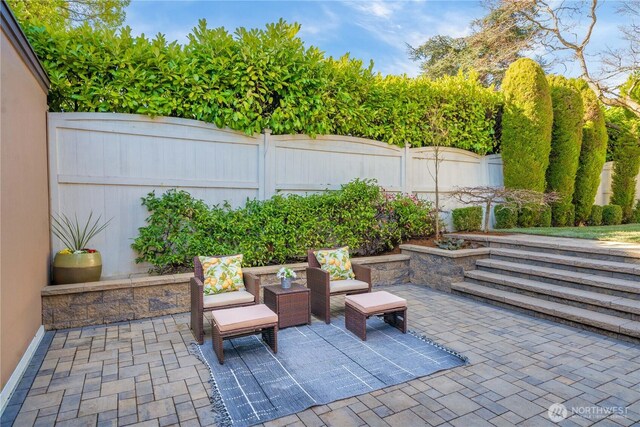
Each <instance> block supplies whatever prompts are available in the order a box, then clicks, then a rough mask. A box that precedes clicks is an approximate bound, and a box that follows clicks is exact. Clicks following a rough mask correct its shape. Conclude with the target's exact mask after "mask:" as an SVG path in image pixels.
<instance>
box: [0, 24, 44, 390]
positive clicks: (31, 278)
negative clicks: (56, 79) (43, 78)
mask: <svg viewBox="0 0 640 427" xmlns="http://www.w3.org/2000/svg"><path fill="white" fill-rule="evenodd" d="M18 52H19V51H18V50H17V49H16V47H15V46H13V45H12V44H11V42H10V41H9V39H8V36H7V33H5V28H2V44H1V46H0V54H1V58H0V68H1V76H0V96H1V101H0V103H1V110H0V127H1V131H0V132H1V133H0V146H1V151H0V187H1V188H0V300H1V301H0V371H1V372H0V375H1V377H0V381H1V383H2V387H4V386H5V384H6V383H7V381H8V379H9V377H10V376H11V374H12V372H13V371H14V369H15V368H16V366H17V364H18V362H19V361H20V358H21V357H22V355H23V354H24V352H25V350H26V349H27V347H28V345H29V343H30V342H31V340H32V339H33V338H34V336H35V334H36V332H37V330H38V328H39V327H40V325H41V323H42V313H41V311H42V310H41V298H40V291H41V289H42V288H43V287H44V286H46V285H47V282H48V274H49V251H50V243H49V195H48V184H47V176H48V173H47V134H46V132H47V125H46V120H47V118H46V111H47V97H46V92H45V90H44V89H43V88H42V86H41V85H40V82H39V81H38V80H37V79H36V77H35V76H34V74H33V73H32V72H31V70H30V69H29V67H27V65H26V63H25V62H24V61H23V59H22V58H21V56H20V55H19V53H18Z"/></svg>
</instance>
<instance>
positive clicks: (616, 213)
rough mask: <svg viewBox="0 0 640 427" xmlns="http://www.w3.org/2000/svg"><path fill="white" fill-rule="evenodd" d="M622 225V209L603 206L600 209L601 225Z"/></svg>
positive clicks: (614, 206) (616, 206)
mask: <svg viewBox="0 0 640 427" xmlns="http://www.w3.org/2000/svg"><path fill="white" fill-rule="evenodd" d="M619 224H622V207H620V206H618V205H605V206H603V207H602V225H619Z"/></svg>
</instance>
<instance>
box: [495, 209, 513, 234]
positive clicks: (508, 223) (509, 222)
mask: <svg viewBox="0 0 640 427" xmlns="http://www.w3.org/2000/svg"><path fill="white" fill-rule="evenodd" d="M493 213H494V215H495V217H496V224H495V228H497V229H504V228H515V227H516V226H517V225H518V209H517V208H515V207H511V208H509V207H505V206H504V205H498V206H496V207H495V208H493Z"/></svg>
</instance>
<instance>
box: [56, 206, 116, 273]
mask: <svg viewBox="0 0 640 427" xmlns="http://www.w3.org/2000/svg"><path fill="white" fill-rule="evenodd" d="M101 218H102V216H99V217H98V218H97V219H96V220H95V221H94V220H93V212H91V213H90V214H89V218H87V221H86V222H83V223H80V222H79V221H78V216H77V215H76V216H74V218H73V219H71V218H69V217H68V216H66V215H65V214H56V215H52V216H51V231H52V232H53V234H54V235H55V236H56V237H57V238H58V239H60V241H61V242H62V243H63V244H64V245H65V246H66V247H65V248H64V249H62V250H60V251H58V252H57V253H56V255H55V257H54V259H53V284H55V285H62V284H67V283H83V282H96V281H98V280H100V275H101V274H102V257H101V256H100V252H98V251H97V250H95V249H91V248H88V247H87V246H88V245H89V241H90V240H91V239H93V238H94V237H95V236H96V234H98V233H100V232H101V231H103V230H104V229H105V228H107V226H108V225H109V223H110V222H111V220H109V221H106V222H103V223H101V221H100V220H101Z"/></svg>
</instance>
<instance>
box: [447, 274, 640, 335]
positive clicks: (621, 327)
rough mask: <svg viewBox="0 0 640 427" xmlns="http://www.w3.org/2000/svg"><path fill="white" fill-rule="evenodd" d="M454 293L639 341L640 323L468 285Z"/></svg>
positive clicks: (460, 285)
mask: <svg viewBox="0 0 640 427" xmlns="http://www.w3.org/2000/svg"><path fill="white" fill-rule="evenodd" d="M451 289H452V290H453V291H456V292H459V293H460V294H463V295H471V296H475V297H479V298H480V299H482V300H485V301H487V302H491V301H495V302H497V303H501V304H504V305H506V306H514V307H517V308H520V309H524V310H526V311H531V312H536V313H540V314H543V315H546V316H550V317H552V318H555V319H562V320H566V321H569V322H571V323H574V324H579V325H586V326H589V327H591V328H595V329H597V330H604V331H608V332H613V333H615V334H620V335H625V336H629V337H632V338H634V339H638V338H640V322H638V321H634V320H629V319H623V318H621V317H617V316H612V315H608V314H604V313H598V312H594V311H591V310H586V309H583V308H579V307H574V306H570V305H566V304H560V303H557V302H553V301H547V300H543V299H539V298H535V297H531V296H527V295H521V294H517V293H513V292H508V291H502V290H499V289H494V288H490V287H487V286H482V285H478V284H475V283H469V282H458V283H453V284H451Z"/></svg>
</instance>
